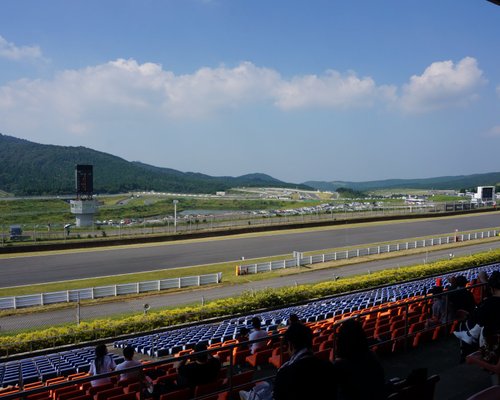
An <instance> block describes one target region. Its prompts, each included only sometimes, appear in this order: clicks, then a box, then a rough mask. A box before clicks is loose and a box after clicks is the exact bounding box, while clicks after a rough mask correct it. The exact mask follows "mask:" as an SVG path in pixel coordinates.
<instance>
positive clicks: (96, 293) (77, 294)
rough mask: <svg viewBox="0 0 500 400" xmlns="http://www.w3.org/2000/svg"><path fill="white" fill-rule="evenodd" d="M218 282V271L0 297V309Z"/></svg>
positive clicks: (219, 273) (219, 280) (220, 275)
mask: <svg viewBox="0 0 500 400" xmlns="http://www.w3.org/2000/svg"><path fill="white" fill-rule="evenodd" d="M221 281H222V272H218V273H215V274H207V275H198V276H185V277H181V278H171V279H161V280H157V281H145V282H136V283H123V284H120V285H112V286H99V287H93V288H86V289H75V290H63V291H59V292H51V293H39V294H30V295H25V296H12V297H1V298H0V310H9V309H18V308H25V307H33V306H44V305H48V304H56V303H70V302H78V301H80V300H93V299H98V298H103V297H113V296H122V295H127V294H140V293H147V292H157V291H158V292H159V291H161V290H166V289H181V288H185V287H190V286H202V285H209V284H214V283H220V282H221Z"/></svg>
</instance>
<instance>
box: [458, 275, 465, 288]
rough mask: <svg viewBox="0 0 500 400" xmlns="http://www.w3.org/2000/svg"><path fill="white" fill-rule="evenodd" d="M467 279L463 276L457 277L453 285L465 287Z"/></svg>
mask: <svg viewBox="0 0 500 400" xmlns="http://www.w3.org/2000/svg"><path fill="white" fill-rule="evenodd" d="M467 282H468V280H467V278H466V277H465V276H464V275H459V276H457V277H456V278H455V285H456V286H459V287H465V286H466V285H467Z"/></svg>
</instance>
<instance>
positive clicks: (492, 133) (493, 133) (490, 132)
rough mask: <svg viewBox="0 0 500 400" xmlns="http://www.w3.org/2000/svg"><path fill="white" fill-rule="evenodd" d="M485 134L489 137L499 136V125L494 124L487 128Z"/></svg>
mask: <svg viewBox="0 0 500 400" xmlns="http://www.w3.org/2000/svg"><path fill="white" fill-rule="evenodd" d="M485 136H486V137H490V138H500V125H497V126H494V127H493V128H491V129H490V130H488V131H487V132H486V134H485Z"/></svg>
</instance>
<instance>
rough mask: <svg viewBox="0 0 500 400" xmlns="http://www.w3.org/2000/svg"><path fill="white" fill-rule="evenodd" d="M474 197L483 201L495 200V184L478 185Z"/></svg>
mask: <svg viewBox="0 0 500 400" xmlns="http://www.w3.org/2000/svg"><path fill="white" fill-rule="evenodd" d="M474 198H475V199H477V200H481V201H483V202H487V201H493V200H495V186H478V187H477V192H476V193H475V194H474Z"/></svg>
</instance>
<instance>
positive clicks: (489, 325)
mask: <svg viewBox="0 0 500 400" xmlns="http://www.w3.org/2000/svg"><path fill="white" fill-rule="evenodd" d="M488 286H489V290H490V291H491V296H490V297H487V298H486V299H485V300H484V301H483V302H482V303H481V304H480V305H479V306H478V308H477V309H476V310H475V313H474V321H475V322H476V324H475V325H474V326H473V327H472V328H471V329H468V330H464V331H460V332H453V334H454V335H455V336H456V337H457V338H459V339H460V340H461V341H463V342H465V343H467V344H469V345H472V344H475V343H478V342H479V345H480V346H484V345H485V344H487V343H486V339H490V340H491V338H492V337H493V336H495V335H500V271H494V272H493V273H492V274H491V276H490V278H489V279H488Z"/></svg>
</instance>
